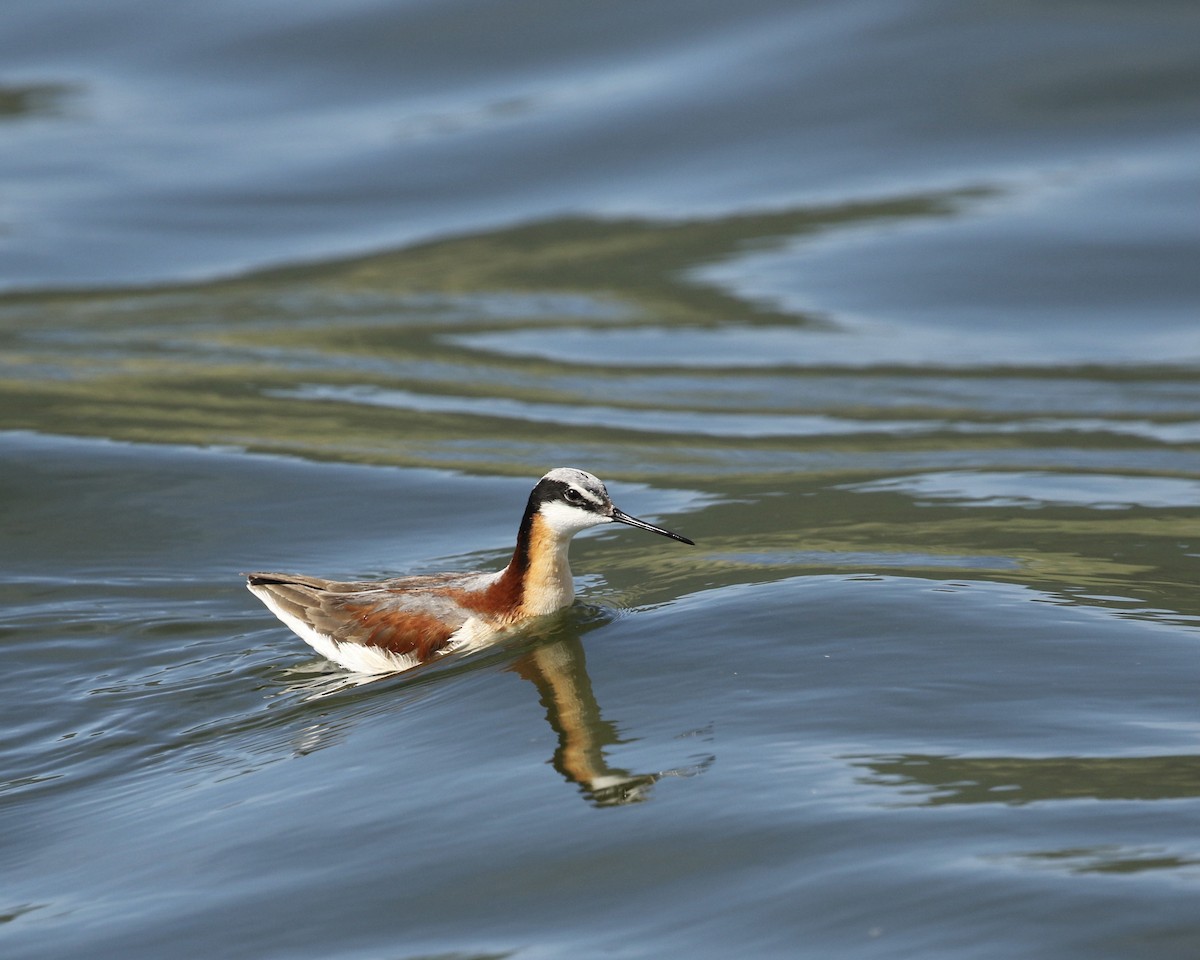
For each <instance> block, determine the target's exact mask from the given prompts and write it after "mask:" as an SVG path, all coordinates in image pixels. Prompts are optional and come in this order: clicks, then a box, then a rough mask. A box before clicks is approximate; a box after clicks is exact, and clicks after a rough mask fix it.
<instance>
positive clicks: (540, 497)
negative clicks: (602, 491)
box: [533, 479, 604, 512]
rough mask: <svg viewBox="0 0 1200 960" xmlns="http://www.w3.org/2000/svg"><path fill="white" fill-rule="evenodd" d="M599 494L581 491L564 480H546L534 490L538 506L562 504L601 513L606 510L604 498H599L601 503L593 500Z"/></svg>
mask: <svg viewBox="0 0 1200 960" xmlns="http://www.w3.org/2000/svg"><path fill="white" fill-rule="evenodd" d="M594 496H596V497H599V495H598V494H593V493H592V492H591V491H585V490H581V489H580V488H579V487H578V486H576V485H575V484H572V483H568V482H567V481H564V480H550V481H547V480H544V479H543V481H542V482H541V483H539V484H538V485H537V487H535V488H534V491H533V502H534V503H535V504H537V505H541V504H543V503H553V502H554V501H558V502H560V503H565V504H568V505H569V506H572V507H575V508H577V509H582V510H591V511H595V512H601V511H603V509H604V502H603V498H602V497H599V501H597V500H594V499H592V498H593V497H594Z"/></svg>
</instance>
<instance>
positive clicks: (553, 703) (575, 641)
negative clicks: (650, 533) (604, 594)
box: [289, 619, 715, 807]
mask: <svg viewBox="0 0 1200 960" xmlns="http://www.w3.org/2000/svg"><path fill="white" fill-rule="evenodd" d="M602 622H606V621H605V620H602V619H594V620H592V621H589V622H578V621H574V622H571V623H569V624H562V625H559V628H558V629H555V630H554V632H553V633H552V634H551V635H550V636H546V637H543V638H539V641H538V642H537V643H536V645H535V646H533V647H532V648H530V649H528V650H527V651H526V652H524V653H522V654H521V655H520V656H519V657H518V658H517V659H516V660H514V661H513V662H512V664H511V666H510V668H509V669H511V670H512V671H513V672H514V673H516V674H517V675H518V676H520V677H522V678H524V679H525V680H528V681H529V682H530V683H532V684H533V685H534V686H535V687H536V688H537V691H538V698H539V700H540V701H541V704H542V706H543V707H545V709H546V719H547V720H548V721H549V723H550V726H551V728H552V729H553V730H554V733H555V735H556V736H557V738H558V747H557V748H556V749H555V751H554V756H553V757H552V758H551V761H550V762H551V764H552V765H553V766H554V769H555V770H557V771H558V772H559V773H560V774H562V775H563V776H564V777H565V778H566V779H567V780H569V781H570V782H572V783H575V784H578V786H579V787H580V789H581V790H582V792H583V795H584V797H585V798H586V799H587V800H588V801H590V802H591V803H593V804H594V805H596V806H598V807H610V806H620V805H622V804H627V803H639V802H641V801H644V800H647V799H649V796H650V788H651V787H652V786H653V785H654V784H655V783H657V782H658V781H659V780H661V779H663V778H664V777H692V776H698V775H699V774H701V773H703V772H704V771H705V770H707V769H708V767H709V766H710V765H711V764H712V762H713V760H714V759H715V757H713V756H711V755H708V756H705V757H703V758H701V759H700V760H699V761H697V762H696V763H694V764H691V765H688V766H685V767H676V768H673V769H670V770H661V771H655V772H649V773H633V772H630V771H629V770H625V769H623V768H620V767H614V766H610V765H609V763H608V761H607V759H606V758H605V749H606V748H607V747H611V746H615V745H617V744H619V743H621V737H620V734H619V732H618V729H617V725H616V724H615V723H613V722H611V721H608V720H605V719H604V718H603V716H602V715H601V711H600V705H599V703H598V702H597V701H596V696H595V694H594V693H593V692H592V681H591V678H590V677H589V676H588V672H587V662H586V660H585V657H584V651H583V642H582V640H581V639H580V637H581V635H582V634H583V633H585V632H587V631H588V630H590V629H593V628H594V627H596V626H599V625H600V624H601V623H602ZM487 657H488V655H487V654H486V653H485V654H483V655H482V656H480V655H478V654H477V655H474V656H467V657H466V658H465V659H463V660H458V659H457V658H456V657H454V656H453V655H451V656H450V657H447V658H445V659H444V660H442V661H432V662H431V663H430V664H428V665H427V667H426V668H420V667H419V668H417V669H416V670H415V671H410V673H411V677H409V676H407V675H406V678H405V680H403V681H401V684H402V685H403V690H404V692H405V693H407V694H412V693H414V692H415V691H417V690H419V689H422V688H424V689H428V688H429V686H430V684H431V683H434V682H438V681H444V680H446V679H448V676H449V675H453V674H457V673H460V672H463V671H466V670H471V669H475V668H476V667H477V666H478V665H479V663H480V662H481V660H484V659H485V658H487ZM447 664H452V665H450V666H447ZM291 672H292V674H293V677H292V679H291V682H290V683H289V688H290V689H291V691H292V692H294V693H299V694H301V696H302V700H303V701H305V702H307V701H311V700H314V699H325V698H327V697H331V696H334V695H336V694H339V693H345V692H348V691H351V690H356V689H361V688H363V687H365V686H369V685H372V684H378V683H380V682H381V681H389V680H391V681H395V680H396V676H395V675H394V674H392V675H389V674H372V675H360V674H347V673H343V672H341V671H338V672H337V673H333V674H331V673H330V672H329V667H328V664H327V663H325V662H324V661H314V662H313V663H312V664H309V665H305V666H302V667H300V668H296V669H294V670H293V671H291ZM391 689H392V688H391V686H390V685H388V686H387V687H384V688H383V689H381V690H379V693H381V694H384V695H386V694H387V693H388V692H389V690H391ZM348 726H349V721H348V720H347V718H346V717H345V716H339V717H336V718H332V719H331V718H329V717H327V716H322V717H321V718H320V719H319V720H317V721H316V722H308V723H306V724H305V725H304V727H303V729H302V730H300V731H299V732H298V733H297V734H295V735H294V737H293V739H292V748H293V750H294V751H295V752H296V753H297V754H298V755H303V754H309V753H312V752H314V751H316V750H320V749H323V748H325V747H329V746H332V745H334V744H335V743H338V742H339V741H341V740H342V739H344V737H345V735H346V732H347V729H348Z"/></svg>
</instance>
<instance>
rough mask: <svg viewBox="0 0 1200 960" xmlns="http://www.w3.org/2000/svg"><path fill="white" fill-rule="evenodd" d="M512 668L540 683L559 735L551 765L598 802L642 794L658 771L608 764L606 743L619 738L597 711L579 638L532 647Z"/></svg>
mask: <svg viewBox="0 0 1200 960" xmlns="http://www.w3.org/2000/svg"><path fill="white" fill-rule="evenodd" d="M512 669H513V670H514V671H516V672H517V673H518V674H520V675H521V676H522V677H524V678H525V679H526V680H528V681H529V682H530V683H532V684H533V685H534V686H535V687H537V689H538V694H539V697H540V699H541V701H542V706H543V707H545V708H546V719H547V720H549V721H550V726H551V727H553V728H554V732H555V733H556V734H557V735H558V749H557V750H555V751H554V759H553V760H552V763H553V764H554V769H555V770H557V771H558V772H559V773H561V774H562V775H563V776H564V777H566V778H567V779H568V780H570V781H572V782H573V783H577V784H579V786H580V787H581V788H582V789H583V792H584V795H585V796H586V797H587V798H588V799H589V800H591V801H592V802H593V803H595V804H596V805H597V806H612V805H616V804H622V803H636V802H638V801H640V800H645V799H646V798H647V796H648V793H649V790H650V787H651V785H653V784H654V782H655V781H656V780H658V778H659V777H660V776H661V774H652V773H644V774H631V773H629V771H627V770H622V769H619V768H617V767H610V766H608V763H607V761H606V760H605V759H604V748H605V747H607V746H611V745H613V744H616V743H619V742H620V738H619V736H618V734H617V729H616V726H615V725H614V724H612V723H609V722H607V721H606V720H604V719H603V718H602V717H601V716H600V705H599V704H598V703H597V702H596V697H595V696H594V695H593V693H592V682H591V679H590V678H589V677H588V674H587V664H586V663H585V661H584V655H583V644H582V643H581V642H580V641H579V639H578V638H575V637H572V638H570V639H565V640H558V641H556V642H554V643H551V644H548V645H546V646H542V647H536V648H534V649H533V650H530V651H529V653H527V654H525V655H524V656H523V657H521V658H520V659H519V660H517V661H516V662H515V663H514V664H513V666H512Z"/></svg>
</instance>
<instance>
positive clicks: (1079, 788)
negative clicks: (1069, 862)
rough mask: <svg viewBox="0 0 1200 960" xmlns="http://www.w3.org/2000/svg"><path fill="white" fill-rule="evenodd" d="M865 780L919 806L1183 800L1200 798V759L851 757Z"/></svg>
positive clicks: (1176, 756)
mask: <svg viewBox="0 0 1200 960" xmlns="http://www.w3.org/2000/svg"><path fill="white" fill-rule="evenodd" d="M847 759H850V760H851V761H852V762H853V764H854V766H856V767H858V768H860V769H862V770H864V771H867V774H866V776H864V777H861V778H860V782H862V783H864V784H870V785H872V786H883V787H891V788H893V789H896V790H899V791H901V792H902V793H904V794H905V795H906V796H908V797H911V798H912V804H913V805H914V806H927V807H936V806H944V805H947V804H979V803H1002V804H1006V805H1009V806H1014V805H1021V804H1030V803H1044V802H1047V801H1066V800H1140V801H1153V800H1183V799H1194V798H1196V797H1200V756H1194V755H1189V754H1180V755H1166V756H1155V757H1037V758H1030V759H1026V758H1022V757H940V756H933V755H924V754H902V755H897V756H889V757H876V758H869V759H865V758H861V757H851V758H847Z"/></svg>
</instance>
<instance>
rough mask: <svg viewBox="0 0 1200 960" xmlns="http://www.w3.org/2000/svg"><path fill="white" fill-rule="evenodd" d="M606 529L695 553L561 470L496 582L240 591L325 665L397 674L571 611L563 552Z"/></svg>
mask: <svg viewBox="0 0 1200 960" xmlns="http://www.w3.org/2000/svg"><path fill="white" fill-rule="evenodd" d="M602 523H627V524H629V525H630V526H633V527H640V528H641V529H642V530H649V531H650V532H651V533H659V534H662V535H663V536H664V537H670V538H671V539H672V540H679V541H681V542H682V543H689V544H691V543H693V541H691V540H689V539H688V538H687V537H681V536H680V535H679V534H677V533H672V532H671V531H670V530H664V529H663V528H662V527H656V526H654V524H652V523H647V522H646V521H645V520H639V519H637V518H636V517H631V516H630V515H629V514H627V513H625V512H624V511H622V510H619V509H617V507H616V506H614V505H613V502H612V500H611V499H609V496H608V491H607V490H606V489H605V488H604V484H603V483H601V482H600V480H599V479H597V478H596V477H594V476H592V475H591V474H590V473H585V472H584V471H583V470H575V469H572V468H571V467H559V468H558V469H556V470H551V471H550V472H549V473H548V474H546V475H545V476H544V477H542V479H541V480H539V481H538V482H537V485H536V486H535V487H534V488H533V492H532V493H530V495H529V503H528V505H527V506H526V507H525V515H524V516H523V517H522V518H521V526H520V529H519V530H518V531H517V546H516V549H515V550H514V551H513V555H512V559H511V560H510V561H509V562H508V566H507V567H505V568H504V569H503V570H500V571H499V572H497V573H440V574H433V575H432V576H423V577H398V578H395V579H391V580H378V581H368V582H352V583H343V582H339V581H336V580H323V579H321V578H320V577H307V576H300V575H296V574H289V573H251V574H248V575H247V583H246V586H247V587H248V588H249V589H250V592H251V593H253V594H254V595H255V596H256V597H258V598H259V599H260V600H261V601H262V602H263V603H265V604H266V605H267V608H268V609H269V610H270V611H271V612H272V613H273V614H275V616H277V617H278V618H279V619H280V620H282V621H283V622H284V623H285V624H287V625H288V626H289V627H290V628H291V629H292V630H293V631H294V632H295V633H296V634H297V635H298V636H299V637H300V638H301V639H302V640H304V641H305V642H306V643H308V644H309V645H310V646H312V648H313V649H314V650H316V651H317V652H318V653H320V654H321V655H322V656H324V657H327V658H328V659H330V660H333V661H334V662H335V663H338V664H341V665H342V666H343V667H346V668H347V669H349V670H353V671H355V672H356V673H394V672H397V671H400V670H408V669H410V668H411V667H415V666H416V665H417V664H420V663H424V662H425V661H426V660H429V659H431V658H433V657H435V656H438V655H439V654H443V653H447V652H449V651H451V650H463V649H469V648H472V647H482V646H486V645H487V644H488V643H490V642H492V641H494V640H496V639H498V638H497V631H499V630H501V629H502V628H504V627H507V626H510V625H511V624H514V623H517V622H518V621H520V620H524V619H526V618H528V617H536V616H541V615H542V614H547V613H553V612H554V611H555V610H561V609H562V608H563V607H566V606H569V605H570V604H571V602H572V600H574V599H575V586H574V584H573V583H572V581H571V568H570V566H569V565H568V563H567V548H568V547H569V546H570V543H571V538H572V537H573V536H575V534H577V533H579V531H581V530H586V529H587V528H588V527H594V526H598V525H599V524H602ZM693 545H694V544H693Z"/></svg>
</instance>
